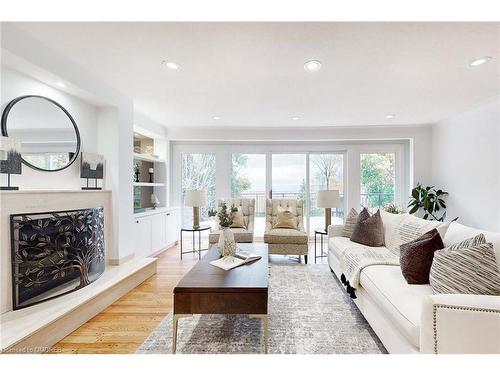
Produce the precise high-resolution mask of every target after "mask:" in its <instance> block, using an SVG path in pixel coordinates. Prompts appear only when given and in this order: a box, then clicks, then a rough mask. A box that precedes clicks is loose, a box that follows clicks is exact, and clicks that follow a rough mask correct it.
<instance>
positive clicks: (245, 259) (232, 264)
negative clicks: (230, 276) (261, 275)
mask: <svg viewBox="0 0 500 375" xmlns="http://www.w3.org/2000/svg"><path fill="white" fill-rule="evenodd" d="M260 258H262V257H261V256H260V255H256V254H250V253H248V252H246V251H241V250H239V249H236V254H235V255H234V256H229V257H224V258H220V259H217V260H213V261H211V262H210V264H211V265H212V266H216V267H219V268H222V269H223V270H226V271H229V270H232V269H233V268H236V267H239V266H241V265H243V264H247V263H250V262H253V261H256V260H258V259H260Z"/></svg>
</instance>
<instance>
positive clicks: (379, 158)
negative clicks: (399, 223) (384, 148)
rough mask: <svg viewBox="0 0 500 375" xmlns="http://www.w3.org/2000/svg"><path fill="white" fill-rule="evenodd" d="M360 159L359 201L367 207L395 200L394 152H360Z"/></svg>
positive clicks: (375, 206) (374, 206) (374, 207)
mask: <svg viewBox="0 0 500 375" xmlns="http://www.w3.org/2000/svg"><path fill="white" fill-rule="evenodd" d="M359 159H360V169H359V171H360V192H361V196H360V203H361V206H363V207H367V208H369V209H372V210H373V209H377V208H382V207H384V206H386V205H388V204H390V203H394V202H395V192H396V154H395V153H391V152H387V153H381V152H377V153H362V154H361V155H360V156H359Z"/></svg>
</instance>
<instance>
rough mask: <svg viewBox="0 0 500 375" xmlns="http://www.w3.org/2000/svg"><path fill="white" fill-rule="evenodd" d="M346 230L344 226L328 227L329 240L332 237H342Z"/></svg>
mask: <svg viewBox="0 0 500 375" xmlns="http://www.w3.org/2000/svg"><path fill="white" fill-rule="evenodd" d="M343 229H344V226H343V225H338V224H335V225H329V226H328V238H330V237H341V236H342V230H343Z"/></svg>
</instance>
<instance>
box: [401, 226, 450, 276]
mask: <svg viewBox="0 0 500 375" xmlns="http://www.w3.org/2000/svg"><path fill="white" fill-rule="evenodd" d="M442 248H444V245H443V240H442V239H441V236H440V234H439V232H438V230H437V229H436V228H434V229H432V230H431V231H429V232H427V233H424V234H423V235H422V236H420V237H418V238H417V239H416V240H413V241H410V242H408V243H405V244H403V245H401V247H400V255H399V262H400V264H401V272H402V273H403V276H404V278H405V280H406V282H407V283H408V284H429V272H430V270H431V266H432V259H433V258H434V252H435V251H436V250H440V249H442Z"/></svg>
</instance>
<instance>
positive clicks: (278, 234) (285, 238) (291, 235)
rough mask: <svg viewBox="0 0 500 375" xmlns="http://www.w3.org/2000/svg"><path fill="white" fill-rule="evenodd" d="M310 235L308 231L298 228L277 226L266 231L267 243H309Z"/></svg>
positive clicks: (265, 240)
mask: <svg viewBox="0 0 500 375" xmlns="http://www.w3.org/2000/svg"><path fill="white" fill-rule="evenodd" d="M307 241H308V237H307V233H306V232H301V231H299V230H296V229H285V228H276V229H271V230H269V231H267V232H265V233H264V242H265V243H283V244H295V245H301V244H307Z"/></svg>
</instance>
